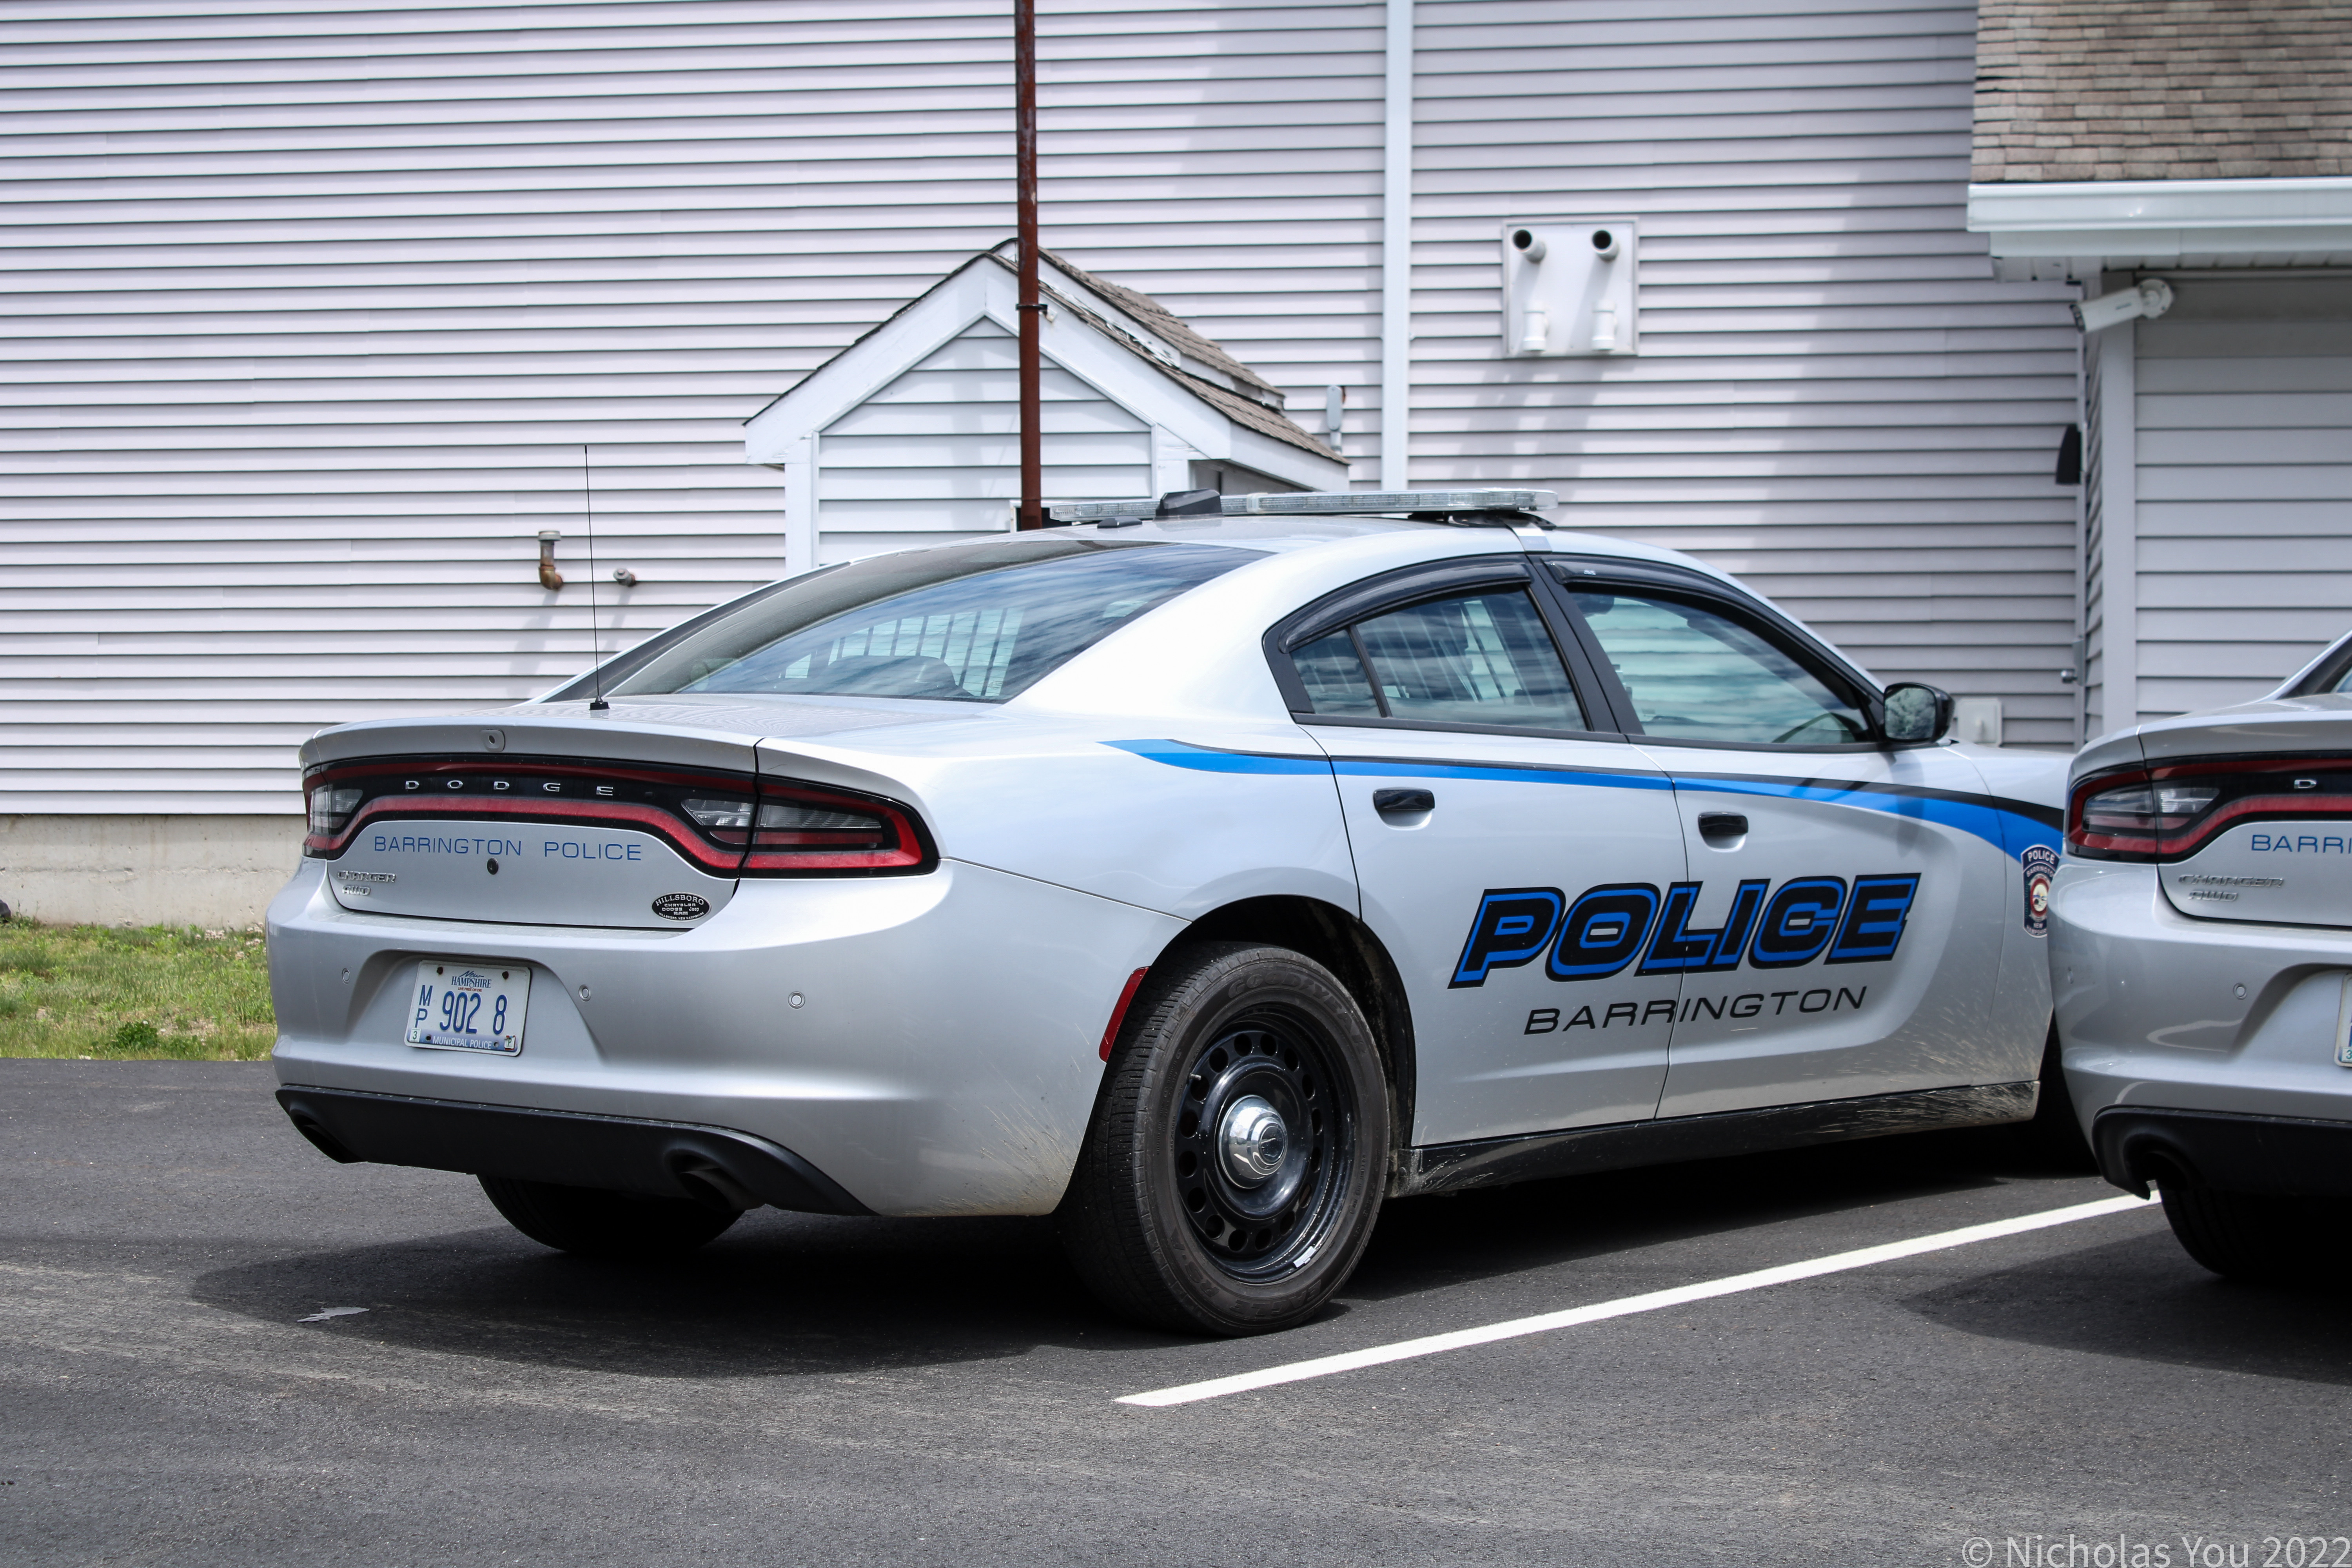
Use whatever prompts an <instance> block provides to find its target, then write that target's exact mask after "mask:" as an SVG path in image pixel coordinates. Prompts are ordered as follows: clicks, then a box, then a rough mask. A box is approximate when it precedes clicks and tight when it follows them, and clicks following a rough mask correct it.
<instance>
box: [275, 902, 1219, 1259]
mask: <svg viewBox="0 0 2352 1568" xmlns="http://www.w3.org/2000/svg"><path fill="white" fill-rule="evenodd" d="M319 867H320V862H317V861H310V862H308V863H306V865H305V867H304V868H303V869H302V870H301V871H300V872H299V873H298V874H297V876H296V878H295V879H294V881H293V882H292V883H291V884H290V885H289V887H288V888H287V889H286V890H285V891H284V892H283V893H281V894H280V895H279V897H278V900H277V902H276V903H275V904H273V905H272V906H271V909H270V916H269V934H270V983H271V992H272V994H273V996H274V998H275V1000H276V1003H277V1008H278V1046H277V1050H276V1052H275V1058H276V1065H277V1068H278V1083H279V1084H280V1085H281V1086H283V1087H285V1088H287V1089H295V1090H303V1091H315V1090H322V1089H323V1090H341V1091H344V1092H346V1093H349V1094H353V1095H360V1096H373V1097H378V1098H379V1099H382V1100H393V1101H413V1102H433V1103H437V1104H442V1105H449V1106H459V1107H465V1106H473V1107H501V1108H507V1109H510V1110H515V1111H517V1112H521V1113H528V1112H531V1111H544V1112H553V1113H558V1116H557V1117H556V1118H555V1119H552V1120H550V1121H545V1122H541V1123H535V1124H534V1125H535V1126H538V1127H540V1128H541V1129H542V1131H541V1132H538V1133H535V1134H534V1135H533V1136H534V1138H535V1139H536V1140H537V1143H536V1145H535V1146H537V1147H539V1148H540V1149H541V1156H540V1161H541V1163H538V1164H535V1165H534V1166H532V1167H531V1168H530V1169H513V1168H508V1169H504V1170H500V1171H498V1172H496V1173H506V1174H515V1175H521V1176H526V1177H530V1176H536V1177H538V1178H540V1179H543V1180H551V1181H554V1180H567V1179H576V1178H565V1177H562V1176H559V1175H557V1174H555V1171H556V1170H558V1169H559V1168H562V1169H571V1170H575V1171H576V1170H581V1169H586V1170H590V1171H594V1170H598V1169H603V1168H604V1166H603V1165H602V1164H601V1163H600V1162H603V1161H604V1160H605V1159H606V1158H607V1157H608V1155H609V1150H607V1149H606V1147H605V1146H606V1144H607V1143H608V1142H610V1141H611V1140H612V1139H614V1138H615V1137H617V1136H618V1135H617V1134H615V1133H614V1132H612V1131H610V1128H611V1126H612V1125H613V1124H634V1125H653V1126H660V1127H665V1128H673V1129H674V1128H681V1127H683V1128H690V1129H703V1130H719V1131H728V1132H733V1133H737V1134H741V1135H745V1136H748V1137H749V1138H751V1139H753V1140H756V1141H758V1142H760V1143H761V1145H762V1146H764V1147H766V1148H769V1149H774V1150H789V1151H791V1152H792V1153H793V1154H794V1155H796V1156H798V1157H799V1158H800V1159H802V1160H803V1161H805V1162H806V1163H808V1165H809V1166H811V1167H813V1168H814V1170H815V1171H819V1172H822V1173H824V1176H825V1177H826V1178H828V1179H829V1181H830V1182H831V1183H832V1184H836V1185H837V1186H838V1187H839V1188H840V1189H841V1190H842V1191H843V1192H844V1193H845V1194H848V1195H849V1196H850V1197H851V1198H852V1199H853V1200H854V1201H855V1202H856V1204H857V1205H862V1207H863V1208H864V1209H866V1210H868V1211H871V1212H873V1213H875V1214H882V1215H948V1214H1045V1213H1050V1212H1051V1211H1052V1210H1053V1208H1054V1206H1055V1205H1056V1204H1057V1203H1059V1202H1060V1201H1061V1196H1062V1193H1063V1191H1064V1189H1065V1188H1066V1186H1067V1185H1068V1183H1069V1175H1070V1171H1071V1168H1072V1167H1073V1165H1074V1164H1075V1163H1076V1158H1077V1151H1078V1146H1079V1143H1080V1142H1081V1141H1082V1140H1083V1138H1084V1136H1085V1133H1086V1129H1087V1120H1088V1118H1089V1117H1090V1116H1091V1114H1092V1112H1093V1109H1094V1100H1095V1091H1096V1088H1097V1085H1098V1084H1099V1083H1100V1081H1101V1077H1102V1070H1103V1069H1102V1061H1101V1058H1100V1057H1099V1056H1098V1055H1097V1046H1098V1045H1099V1043H1100V1041H1101V1038H1102V1030H1103V1024H1104V1021H1105V1020H1106V1019H1108V1017H1109V1016H1110V1010H1111V1008H1112V1006H1113V1005H1114V1004H1115V1003H1116V1002H1117V1001H1118V994H1119V988H1120V987H1121V986H1122V985H1123V984H1125V983H1126V980H1127V977H1128V975H1129V974H1130V973H1133V972H1134V971H1136V970H1137V969H1139V968H1143V967H1145V966H1147V965H1149V964H1150V963H1153V962H1155V961H1156V959H1157V958H1158V955H1159V953H1160V950H1161V949H1162V948H1163V947H1165V946H1166V944H1167V943H1168V942H1169V941H1170V940H1171V938H1172V937H1173V936H1174V935H1175V934H1176V933H1177V932H1178V931H1181V929H1182V922H1181V921H1177V920H1174V919H1172V918H1171V917H1169V916H1165V915H1160V914H1156V913H1153V912H1151V911H1149V910H1139V909H1137V908H1135V907H1134V906H1132V905H1128V904H1119V903H1115V902H1113V901H1111V900H1105V899H1100V898H1097V897H1094V896H1093V895H1091V894H1087V893H1081V892H1076V891H1074V890H1072V889H1067V888H1060V887H1055V886H1054V885H1052V884H1050V883H1045V882H1040V881H1036V880H1034V879H1028V878H1021V877H1013V876H1010V875H1007V874H1005V873H1003V872H997V871H991V870H988V869H986V868H980V867H974V866H971V865H967V864H963V863H960V862H953V861H950V862H946V863H943V864H942V865H941V866H940V868H939V869H938V870H937V871H934V872H932V873H930V874H929V875H927V876H922V877H894V878H868V879H858V878H845V879H840V880H838V881H835V880H833V879H778V880H772V881H747V882H745V883H744V884H743V885H742V886H741V887H740V889H738V891H737V892H736V895H735V897H734V899H733V900H731V901H730V903H728V905H727V906H726V907H725V908H724V909H722V910H718V911H717V912H716V913H714V914H713V915H712V916H711V917H710V918H709V920H707V921H702V922H701V923H700V924H698V925H697V926H694V927H692V928H691V929H686V930H680V931H635V930H616V929H600V928H594V927H565V926H533V925H515V924H504V925H493V924H488V923H484V922H469V921H453V920H428V919H423V918H417V917H411V916H387V915H379V914H372V913H366V912H362V911H355V910H347V909H343V908H341V907H340V906H339V905H338V904H337V903H336V901H335V900H334V899H333V898H332V897H331V895H330V894H329V893H328V891H327V889H326V888H325V886H324V882H323V878H322V877H321V876H320V871H319ZM443 958H451V959H458V960H461V961H465V962H469V963H471V962H491V963H499V964H500V965H502V966H503V965H515V966H527V967H528V968H529V970H530V974H531V984H530V1009H529V1016H528V1021H527V1023H526V1025H525V1037H524V1041H523V1046H522V1050H521V1053H520V1055H518V1056H512V1057H500V1056H495V1055H489V1054H486V1053H477V1052H472V1051H446V1050H432V1049H427V1048H421V1047H411V1046H408V1045H406V1044H405V1043H404V1040H405V1036H406V1029H407V1017H408V1012H407V1009H408V1005H409V1002H408V997H409V987H410V985H411V984H412V982H413V980H414V977H415V966H416V964H417V963H420V962H426V961H435V962H437V961H439V960H440V959H443ZM354 1103H356V1102H354ZM337 1114H351V1113H349V1112H346V1111H339V1112H337ZM371 1114H372V1115H373V1114H374V1113H373V1112H372V1113H371ZM320 1125H321V1126H326V1125H329V1119H328V1118H326V1117H323V1116H322V1117H321V1118H320ZM600 1129H601V1131H600ZM559 1134H561V1136H559ZM409 1136H410V1135H409V1134H406V1133H403V1134H401V1137H403V1138H404V1139H406V1138H408V1137H409ZM417 1136H419V1137H422V1136H423V1135H422V1134H418V1135H417ZM436 1136H438V1135H437V1134H436ZM564 1138H570V1139H572V1140H574V1141H575V1142H577V1141H582V1140H584V1141H585V1142H584V1143H583V1151H582V1152H579V1153H577V1154H574V1155H564V1156H562V1159H561V1160H559V1159H558V1152H557V1151H555V1150H554V1148H553V1145H554V1144H556V1143H559V1142H562V1140H563V1139H564ZM401 1146H402V1147H403V1148H404V1149H407V1150H408V1151H409V1152H407V1153H405V1154H403V1155H400V1156H397V1158H399V1159H401V1161H402V1162H403V1163H420V1164H439V1165H444V1166H447V1167H450V1168H457V1169H467V1170H477V1171H480V1170H491V1169H492V1167H490V1166H488V1165H486V1164H483V1163H481V1161H480V1158H479V1155H478V1153H467V1154H466V1155H465V1156H464V1158H463V1160H462V1161H461V1160H460V1159H459V1158H458V1157H457V1156H454V1155H450V1154H447V1153H441V1154H433V1155H431V1157H418V1156H417V1152H416V1150H415V1147H414V1146H412V1145H410V1144H407V1143H404V1144H402V1145H401ZM433 1146H434V1145H432V1143H431V1141H430V1140H426V1150H427V1152H428V1153H429V1152H430V1149H431V1147H433ZM487 1146H488V1141H483V1140H476V1141H474V1142H470V1143H468V1144H467V1148H469V1149H473V1150H479V1149H481V1148H484V1147H487ZM665 1147H667V1146H666V1145H665ZM362 1157H363V1158H375V1157H376V1156H373V1155H366V1154H362ZM611 1157H613V1158H619V1156H611ZM645 1158H651V1159H652V1160H653V1163H654V1164H655V1165H656V1166H661V1164H662V1159H663V1158H666V1156H664V1155H663V1152H662V1151H661V1150H656V1151H655V1154H654V1156H647V1157H645ZM564 1160H568V1161H572V1163H570V1164H563V1163H562V1161H564ZM622 1163H623V1165H624V1166H625V1168H629V1169H639V1168H641V1167H642V1166H643V1164H644V1163H645V1159H644V1158H640V1157H639V1156H637V1155H630V1156H628V1157H627V1158H626V1159H625V1160H623V1161H622ZM721 1164H722V1166H723V1162H721ZM666 1169H667V1168H666V1167H663V1170H657V1171H656V1173H654V1174H651V1175H647V1176H645V1177H644V1178H643V1180H644V1181H645V1182H648V1183H651V1184H653V1185H652V1186H651V1187H650V1188H649V1189H648V1190H653V1191H662V1192H667V1191H670V1190H672V1189H671V1188H669V1187H668V1186H667V1185H666V1183H667V1181H668V1180H669V1178H668V1176H667V1174H665V1173H664V1171H666ZM593 1184H599V1185H610V1184H611V1182H610V1181H609V1180H606V1179H603V1178H599V1179H598V1180H596V1181H595V1182H594V1183H593ZM751 1191H753V1192H755V1193H756V1192H758V1191H759V1189H758V1187H757V1186H756V1185H753V1186H752V1187H751ZM768 1201H772V1202H774V1201H781V1200H777V1199H773V1198H771V1199H769V1200H768ZM794 1206H803V1205H794Z"/></svg>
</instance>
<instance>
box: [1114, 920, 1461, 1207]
mask: <svg viewBox="0 0 2352 1568" xmlns="http://www.w3.org/2000/svg"><path fill="white" fill-rule="evenodd" d="M1191 942H1257V943H1264V944H1265V945H1266V946H1268V947H1286V948H1289V949H1290V950H1291V951H1293V952H1299V953H1303V954H1305V955H1306V956H1307V957H1308V958H1311V959H1313V960H1314V961H1315V962H1316V963H1319V964H1321V965H1322V966H1323V967H1324V968H1326V969H1328V970H1329V971H1330V972H1331V973H1333V974H1335V975H1337V976H1338V977H1339V982H1340V984H1344V985H1345V986H1347V988H1348V991H1349V994H1350V995H1352V996H1353V997H1354V998H1355V1000H1356V1005H1357V1006H1359V1007H1360V1008H1361V1009H1363V1013H1364V1020H1365V1022H1367V1023H1369V1024H1370V1026H1372V1037H1373V1039H1374V1041H1375V1042H1376V1043H1377V1044H1378V1045H1379V1047H1380V1051H1381V1066H1382V1067H1383V1068H1386V1069H1387V1072H1388V1079H1389V1095H1390V1105H1391V1118H1390V1128H1391V1131H1390V1139H1391V1150H1390V1157H1391V1170H1392V1171H1393V1168H1394V1167H1393V1162H1394V1161H1395V1160H1396V1158H1397V1157H1398V1156H1399V1155H1400V1154H1401V1152H1402V1150H1403V1149H1404V1148H1405V1146H1406V1145H1407V1144H1409V1143H1410V1142H1412V1108H1413V1081H1414V1074H1415V1072H1416V1070H1417V1066H1418V1064H1417V1060H1416V1057H1415V1052H1414V1044H1413V1027H1412V1004H1411V1003H1410V1002H1408V1001H1407V1000H1406V997H1405V991H1404V980H1403V977H1402V975H1401V974H1399V973H1398V972H1397V966H1396V961H1395V960H1394V959H1393V958H1391V957H1390V956H1389V951H1388V948H1387V947H1386V946H1385V945H1384V944H1383V943H1382V942H1381V939H1380V938H1379V937H1378V936H1375V935H1374V934H1373V933H1372V930H1371V928H1370V926H1367V925H1366V924H1364V922H1363V921H1360V920H1358V919H1357V918H1356V917H1355V916H1354V915H1352V914H1350V913H1349V912H1348V911H1347V910H1343V909H1341V908H1339V906H1338V905H1337V904H1330V903H1326V902H1324V901H1323V900H1320V899H1310V898H1303V897H1273V898H1262V899H1244V900H1240V901H1239V902H1236V903H1231V904H1226V905H1224V906H1223V907H1222V908H1219V909H1214V910H1210V911H1209V912H1208V913H1207V914H1205V915H1202V917H1201V918H1200V919H1199V920H1197V921H1193V922H1192V924H1191V925H1190V926H1187V927H1186V928H1185V929H1184V930H1183V931H1181V932H1179V933H1178V934H1177V936H1176V937H1175V939H1174V940H1173V941H1171V942H1169V944H1168V946H1167V947H1166V948H1164V949H1162V950H1161V955H1162V957H1165V956H1166V954H1167V953H1168V952H1171V951H1173V950H1174V949H1176V948H1178V947H1181V946H1183V945H1185V944H1187V943H1191Z"/></svg>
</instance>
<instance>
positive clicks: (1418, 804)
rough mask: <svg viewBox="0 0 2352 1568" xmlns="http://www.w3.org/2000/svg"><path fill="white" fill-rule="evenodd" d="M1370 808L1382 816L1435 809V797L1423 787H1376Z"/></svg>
mask: <svg viewBox="0 0 2352 1568" xmlns="http://www.w3.org/2000/svg"><path fill="white" fill-rule="evenodd" d="M1372 809H1373V810H1374V811H1377V812H1379V813H1380V814H1381V816H1388V815H1389V814H1391V812H1402V811H1435V810H1436V809H1437V797H1436V796H1435V795H1432V794H1431V793H1430V792H1429V791H1427V790H1425V789H1376V790H1374V791H1373V792H1372Z"/></svg>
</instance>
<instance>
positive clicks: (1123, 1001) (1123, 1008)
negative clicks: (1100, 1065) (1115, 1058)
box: [1102, 969, 1151, 1061]
mask: <svg viewBox="0 0 2352 1568" xmlns="http://www.w3.org/2000/svg"><path fill="white" fill-rule="evenodd" d="M1149 973H1151V971H1150V970H1149V969H1139V970H1137V971H1136V972H1135V973H1132V974H1130V975H1129V976H1128V977H1127V984H1125V985H1122V986H1121V987H1119V992H1118V1006H1116V1007H1113V1008H1112V1009H1111V1010H1110V1022H1109V1023H1108V1025H1106V1026H1104V1027H1103V1037H1102V1059H1103V1060H1105V1061H1108V1060H1110V1048H1111V1047H1112V1046H1114V1045H1116V1044H1118V1028H1119V1026H1120V1025H1121V1024H1124V1023H1126V1022H1127V1010H1128V1008H1129V1006H1131V1005H1134V1002H1135V994H1136V993H1137V992H1139V991H1140V990H1142V989H1143V977H1144V976H1145V975H1147V974H1149Z"/></svg>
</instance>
